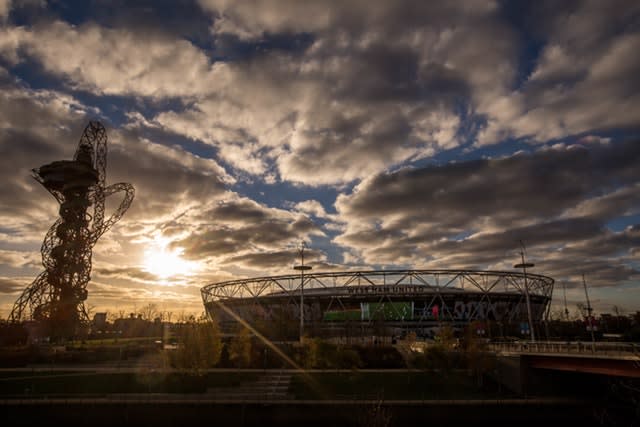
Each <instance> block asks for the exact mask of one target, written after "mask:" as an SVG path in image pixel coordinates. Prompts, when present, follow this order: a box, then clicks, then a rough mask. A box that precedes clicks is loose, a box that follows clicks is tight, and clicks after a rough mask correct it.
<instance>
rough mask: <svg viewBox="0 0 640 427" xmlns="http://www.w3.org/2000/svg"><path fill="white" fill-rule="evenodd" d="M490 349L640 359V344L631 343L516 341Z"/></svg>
mask: <svg viewBox="0 0 640 427" xmlns="http://www.w3.org/2000/svg"><path fill="white" fill-rule="evenodd" d="M488 348H489V349H490V350H492V351H495V352H506V353H537V354H576V355H586V354H593V355H602V356H612V355H623V356H637V357H639V358H640V344H637V343H629V342H591V341H535V342H532V341H515V342H492V343H489V344H488Z"/></svg>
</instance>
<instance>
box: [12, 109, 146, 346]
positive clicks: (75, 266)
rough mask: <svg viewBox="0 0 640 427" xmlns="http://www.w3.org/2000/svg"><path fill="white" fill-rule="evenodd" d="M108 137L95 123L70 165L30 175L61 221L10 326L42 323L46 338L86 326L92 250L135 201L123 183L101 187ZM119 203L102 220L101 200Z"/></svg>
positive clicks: (66, 162)
mask: <svg viewBox="0 0 640 427" xmlns="http://www.w3.org/2000/svg"><path fill="white" fill-rule="evenodd" d="M106 168H107V133H106V131H105V128H104V127H103V126H102V124H100V123H99V122H94V121H92V122H89V124H88V125H87V127H86V128H85V129H84V132H83V134H82V137H81V138H80V142H79V144H78V148H77V150H76V152H75V155H74V157H73V160H61V161H55V162H52V163H49V164H47V165H44V166H41V167H39V168H36V169H33V177H34V178H35V179H36V180H37V181H38V182H39V183H40V184H42V185H43V186H44V187H45V188H46V189H47V190H48V191H49V192H50V193H51V194H52V195H53V197H55V198H56V200H57V201H58V203H60V211H59V212H60V218H58V220H57V221H56V222H55V223H54V224H53V225H52V226H51V228H50V229H49V231H48V232H47V234H46V236H45V238H44V242H43V243H42V247H41V249H40V252H41V254H42V264H43V266H44V267H45V271H44V272H42V273H40V275H39V276H38V277H37V278H36V279H35V280H34V281H33V282H32V283H31V284H30V285H29V286H27V288H26V289H25V290H24V291H23V293H22V295H20V297H19V298H18V299H17V301H16V302H15V304H14V306H13V309H12V311H11V315H10V320H13V321H22V320H36V321H40V322H46V323H47V325H48V326H49V328H50V330H49V331H48V332H49V333H50V334H52V335H54V336H62V337H64V336H70V335H73V334H74V332H75V328H76V327H77V326H78V325H79V324H81V323H82V322H85V321H87V320H88V315H87V310H86V308H85V305H84V301H85V300H86V299H87V284H88V283H89V280H90V273H91V256H92V248H93V246H94V245H95V244H96V242H97V241H98V239H99V238H100V236H102V234H104V233H105V232H106V231H107V230H108V229H109V228H111V226H113V225H114V224H115V223H116V222H118V220H120V218H121V217H122V215H124V213H125V212H126V211H127V209H128V208H129V206H130V205H131V202H132V201H133V197H134V188H133V186H132V185H131V184H128V183H117V184H112V185H110V186H108V187H107V186H106V184H105V182H106ZM116 193H124V197H123V200H122V202H121V203H120V205H119V206H118V208H117V209H116V210H115V212H114V213H113V214H112V215H111V216H110V217H109V218H107V219H105V199H106V198H107V197H109V196H111V195H113V194H116Z"/></svg>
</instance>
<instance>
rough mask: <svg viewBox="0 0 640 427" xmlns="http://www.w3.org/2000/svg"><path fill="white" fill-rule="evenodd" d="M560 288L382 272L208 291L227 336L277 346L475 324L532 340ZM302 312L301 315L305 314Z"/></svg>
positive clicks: (276, 279) (535, 278)
mask: <svg viewBox="0 0 640 427" xmlns="http://www.w3.org/2000/svg"><path fill="white" fill-rule="evenodd" d="M553 283H554V280H553V279H552V278H550V277H546V276H542V275H538V274H530V273H526V272H523V273H520V272H507V271H480V270H393V271H389V270H383V271H344V272H324V273H305V272H304V271H301V272H300V274H292V275H284V276H271V277H259V278H251V279H242V280H232V281H226V282H219V283H212V284H210V285H207V286H205V287H204V288H202V290H201V293H202V299H203V302H204V306H205V309H206V311H207V313H208V314H209V315H210V316H211V317H212V318H215V319H217V321H218V322H219V324H220V326H221V329H222V330H223V331H224V332H227V333H233V331H234V330H238V327H239V325H240V324H245V325H249V326H250V327H251V328H252V329H255V330H257V331H259V332H260V333H262V334H264V335H266V336H267V337H269V338H271V339H282V340H291V339H298V338H299V337H300V334H305V335H309V336H321V337H357V336H374V335H375V336H387V337H389V336H397V335H401V334H404V333H407V332H415V333H416V335H417V336H429V335H432V334H433V331H434V329H437V328H440V327H442V326H443V325H449V326H451V327H452V328H454V330H460V329H462V328H464V327H465V326H467V325H469V324H471V323H472V322H475V324H476V325H480V326H479V328H481V330H482V333H483V334H484V332H485V331H484V329H485V328H486V329H489V331H488V333H489V334H491V333H492V330H493V333H494V334H495V335H500V334H501V335H503V336H504V335H505V334H506V335H513V334H514V333H515V334H518V333H523V334H524V333H526V329H528V327H529V326H528V325H529V324H530V322H529V319H530V320H531V323H533V325H534V328H537V327H538V326H539V325H540V322H541V320H542V319H543V318H544V317H545V316H546V315H547V314H548V310H549V308H550V301H551V295H552V292H553ZM301 307H302V310H301Z"/></svg>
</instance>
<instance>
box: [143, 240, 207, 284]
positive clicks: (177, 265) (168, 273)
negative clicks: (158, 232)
mask: <svg viewBox="0 0 640 427" xmlns="http://www.w3.org/2000/svg"><path fill="white" fill-rule="evenodd" d="M168 244H169V241H168V240H163V239H159V238H157V239H156V240H154V241H152V242H150V243H149V245H148V247H147V249H146V250H145V252H144V264H143V268H144V270H145V271H147V272H149V273H151V274H153V275H155V276H157V277H158V278H160V279H169V278H171V277H175V276H188V275H190V274H193V273H194V272H196V271H197V270H198V269H199V268H198V267H199V266H198V263H195V262H192V261H186V260H184V259H183V258H182V252H183V250H182V249H169V248H168V247H167V246H168Z"/></svg>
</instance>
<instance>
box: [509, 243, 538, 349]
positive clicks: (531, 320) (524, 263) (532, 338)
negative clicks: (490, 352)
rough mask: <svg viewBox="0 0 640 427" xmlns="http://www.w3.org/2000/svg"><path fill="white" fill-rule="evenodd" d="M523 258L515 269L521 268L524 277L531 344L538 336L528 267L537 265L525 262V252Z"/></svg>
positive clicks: (522, 252) (521, 254)
mask: <svg viewBox="0 0 640 427" xmlns="http://www.w3.org/2000/svg"><path fill="white" fill-rule="evenodd" d="M520 256H521V257H522V263H520V264H516V265H514V266H513V267H514V268H521V269H522V273H523V275H524V297H525V299H526V302H527V317H528V318H529V333H530V335H531V342H535V341H536V335H535V333H534V331H533V316H532V315H531V300H530V299H529V286H528V285H527V267H529V268H530V267H533V266H534V265H535V264H533V263H530V262H524V251H521V252H520Z"/></svg>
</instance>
